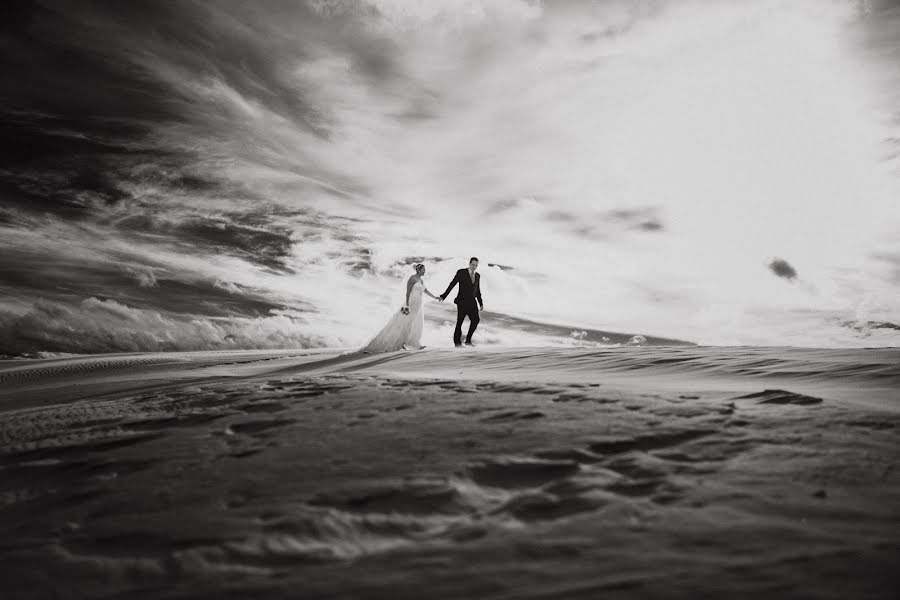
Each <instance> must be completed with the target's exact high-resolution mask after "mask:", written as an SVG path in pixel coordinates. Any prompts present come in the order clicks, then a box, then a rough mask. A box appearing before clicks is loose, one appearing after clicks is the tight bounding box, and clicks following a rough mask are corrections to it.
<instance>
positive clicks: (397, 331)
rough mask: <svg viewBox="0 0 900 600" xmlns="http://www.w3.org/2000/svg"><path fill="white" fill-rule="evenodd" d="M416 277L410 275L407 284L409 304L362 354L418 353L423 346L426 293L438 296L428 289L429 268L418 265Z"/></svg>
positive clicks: (395, 314)
mask: <svg viewBox="0 0 900 600" xmlns="http://www.w3.org/2000/svg"><path fill="white" fill-rule="evenodd" d="M415 268H416V273H415V275H410V277H409V279H408V280H407V282H406V304H404V305H403V306H402V307H401V308H400V310H399V311H397V312H396V313H394V316H393V317H391V320H390V321H388V323H387V325H385V326H384V329H382V330H381V331H380V332H379V333H378V335H376V336H375V337H374V338H372V341H371V342H369V343H368V344H366V346H365V347H364V348H363V349H362V352H393V351H395V350H417V349H421V348H424V347H425V346H422V329H423V328H424V326H425V310H424V307H423V306H422V304H423V302H422V293H423V292H424V293H425V294H428V295H429V296H431V297H432V298H434V299H435V300H437V299H438V297H437V296H435V295H434V294H432V293H431V292H429V291H428V289H427V288H426V287H425V281H424V280H423V278H424V277H425V265H423V264H417V265H416V267H415Z"/></svg>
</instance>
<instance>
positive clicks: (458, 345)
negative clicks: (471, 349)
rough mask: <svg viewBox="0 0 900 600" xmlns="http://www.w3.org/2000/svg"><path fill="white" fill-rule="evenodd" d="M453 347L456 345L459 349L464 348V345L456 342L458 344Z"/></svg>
mask: <svg viewBox="0 0 900 600" xmlns="http://www.w3.org/2000/svg"><path fill="white" fill-rule="evenodd" d="M453 345H454V346H456V347H457V348H462V344H461V343H459V342H456V343H455V344H453Z"/></svg>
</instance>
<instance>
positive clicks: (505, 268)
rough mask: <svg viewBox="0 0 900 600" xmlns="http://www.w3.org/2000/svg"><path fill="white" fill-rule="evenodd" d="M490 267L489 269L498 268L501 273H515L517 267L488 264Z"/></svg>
mask: <svg viewBox="0 0 900 600" xmlns="http://www.w3.org/2000/svg"><path fill="white" fill-rule="evenodd" d="M488 266H489V267H497V268H498V269H500V270H501V271H515V270H516V268H515V267H510V266H509V265H501V264H498V263H488Z"/></svg>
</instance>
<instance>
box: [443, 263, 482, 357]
mask: <svg viewBox="0 0 900 600" xmlns="http://www.w3.org/2000/svg"><path fill="white" fill-rule="evenodd" d="M476 269H478V259H477V258H475V257H474V256H473V257H472V258H470V259H469V268H468V269H460V270H459V271H457V272H456V277H454V278H453V281H451V282H450V285H448V286H447V291H446V292H444V293H443V294H441V302H443V301H444V300H445V299H446V298H447V296H449V295H450V290H452V289H453V286H455V285H456V284H457V283H458V284H459V292H458V293H457V294H456V299H455V300H454V302H456V330H454V332H453V343H454V344H455V345H456V347H460V346H462V324H463V319H465V318H466V317H469V333H468V335H466V346H474V345H475V344H473V343H472V334H473V333H475V328H476V327H478V321H480V320H481V319H480V318H479V316H478V306H476V305H475V301H476V300H477V301H478V304H479V305H480V306H481V310H484V302H483V301H482V300H481V275H480V274H478V273H476V272H475V271H476Z"/></svg>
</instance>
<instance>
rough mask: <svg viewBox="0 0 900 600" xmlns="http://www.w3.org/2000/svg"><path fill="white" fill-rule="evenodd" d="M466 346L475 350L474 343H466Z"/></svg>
mask: <svg viewBox="0 0 900 600" xmlns="http://www.w3.org/2000/svg"><path fill="white" fill-rule="evenodd" d="M466 346H472V347H473V348H474V347H475V344H473V343H472V342H466Z"/></svg>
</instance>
